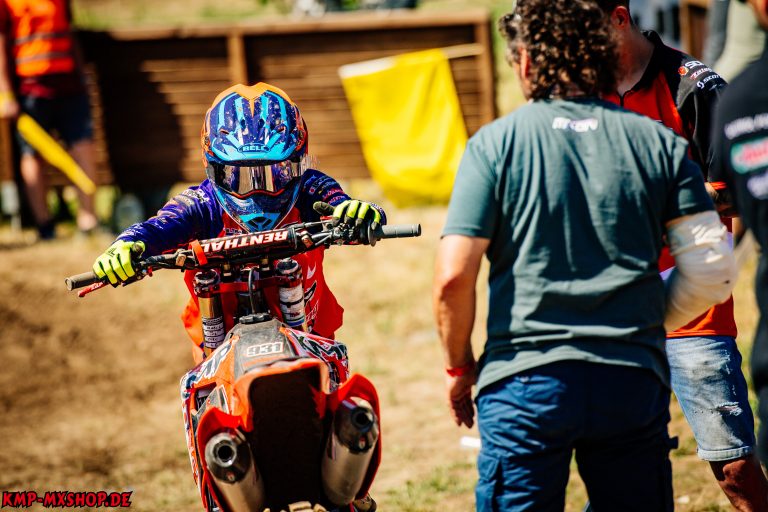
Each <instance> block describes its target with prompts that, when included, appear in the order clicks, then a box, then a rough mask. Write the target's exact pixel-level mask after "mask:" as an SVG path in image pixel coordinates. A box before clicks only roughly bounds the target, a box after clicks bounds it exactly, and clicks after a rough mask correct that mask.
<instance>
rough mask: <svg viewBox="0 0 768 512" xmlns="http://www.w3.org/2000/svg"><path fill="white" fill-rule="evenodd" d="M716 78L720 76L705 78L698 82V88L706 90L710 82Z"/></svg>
mask: <svg viewBox="0 0 768 512" xmlns="http://www.w3.org/2000/svg"><path fill="white" fill-rule="evenodd" d="M716 78H720V75H717V74H714V75H709V76H705V77H704V78H702V79H701V80H699V81H698V82H696V87H698V88H699V89H704V88H705V87H706V86H707V83H708V82H711V81H712V80H714V79H716Z"/></svg>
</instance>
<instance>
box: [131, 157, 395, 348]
mask: <svg viewBox="0 0 768 512" xmlns="http://www.w3.org/2000/svg"><path fill="white" fill-rule="evenodd" d="M299 190H300V192H299V195H298V199H297V201H296V204H295V206H294V207H293V208H292V209H291V210H290V211H289V212H288V214H287V215H286V216H285V218H283V219H282V220H281V221H280V223H279V224H278V226H277V227H282V226H287V225H289V224H294V223H297V222H313V221H317V220H319V219H320V216H319V214H318V213H317V212H315V211H314V209H313V208H312V206H313V204H314V203H315V202H316V201H323V202H326V203H329V204H331V205H332V206H336V205H338V204H339V203H341V202H343V201H345V200H347V199H349V196H348V195H347V194H346V193H345V192H344V190H342V188H341V186H340V185H339V183H338V182H337V181H336V180H334V179H333V178H331V177H330V176H327V175H325V174H323V173H322V172H320V171H316V170H313V169H310V170H308V171H306V172H305V173H304V174H303V175H302V177H301V183H300V188H299ZM377 208H378V207H377ZM382 215H383V212H382ZM244 232H245V230H244V229H243V228H242V227H241V226H240V225H239V224H237V222H235V221H234V220H233V219H232V218H231V217H230V216H229V215H228V214H227V213H226V212H225V211H224V209H223V208H222V207H221V205H220V204H219V202H218V201H217V199H216V192H215V190H214V186H213V184H212V183H211V182H210V181H208V180H205V181H203V182H202V183H201V184H200V185H198V186H193V187H190V188H188V189H186V190H185V191H183V192H182V193H180V194H178V195H177V196H176V197H174V198H173V199H171V200H170V201H169V202H168V203H167V204H166V205H165V206H164V207H163V208H162V209H161V210H160V211H159V212H158V214H157V215H156V216H155V217H152V218H150V219H148V220H146V221H144V222H141V223H138V224H134V225H133V226H131V227H129V228H128V229H126V230H125V231H123V232H122V233H121V234H120V236H118V239H119V240H126V241H137V240H141V241H143V242H144V244H145V246H146V249H145V254H147V255H154V254H160V253H163V252H167V251H172V250H175V249H177V248H179V247H185V246H186V244H188V243H189V242H190V241H192V240H203V239H208V238H215V237H219V236H228V235H235V234H240V233H244ZM323 252H324V250H323V248H318V249H314V250H312V251H309V252H307V253H304V254H300V255H298V256H295V257H294V259H295V260H296V261H297V262H298V263H299V264H300V265H301V267H302V273H303V279H304V291H305V299H306V315H307V323H308V325H309V329H310V330H311V331H313V332H315V333H317V334H319V335H320V336H323V337H326V338H333V336H334V333H335V331H336V330H337V329H338V328H339V327H341V325H342V320H343V312H344V310H343V309H342V307H341V306H340V305H339V304H338V302H337V301H336V298H335V297H334V295H333V293H332V292H331V290H330V289H329V287H328V285H327V283H326V281H325V277H324V275H323ZM193 276H194V273H192V272H188V273H187V276H186V278H185V281H186V282H187V285H188V287H189V289H190V293H191V291H192V278H193ZM230 299H232V298H230ZM230 299H227V298H226V297H224V298H223V306H224V309H225V319H226V318H227V317H231V316H232V315H231V314H226V313H228V312H230V313H231V312H232V311H233V310H232V308H234V307H236V301H233V300H230ZM268 299H269V297H268ZM182 320H183V321H184V325H185V327H186V329H187V332H188V334H189V335H190V337H191V338H192V340H193V341H194V342H195V343H196V344H198V345H199V344H201V343H202V328H201V326H200V311H199V308H198V304H197V297H195V296H194V295H192V298H191V299H190V302H189V303H188V305H187V308H186V309H185V311H184V313H183V315H182ZM228 327H231V325H230V326H228Z"/></svg>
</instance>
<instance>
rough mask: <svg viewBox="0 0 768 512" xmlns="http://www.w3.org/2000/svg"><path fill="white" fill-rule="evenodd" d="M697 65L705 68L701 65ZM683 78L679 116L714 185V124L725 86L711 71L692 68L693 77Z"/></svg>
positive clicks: (699, 162)
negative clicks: (710, 172) (712, 172)
mask: <svg viewBox="0 0 768 512" xmlns="http://www.w3.org/2000/svg"><path fill="white" fill-rule="evenodd" d="M694 63H696V64H699V65H700V66H704V64H701V63H700V62H698V61H695V62H694ZM697 73H700V74H699V75H698V76H696V78H695V79H692V78H689V77H688V76H684V77H682V78H680V80H681V84H680V90H679V93H680V94H679V102H680V106H679V109H678V110H679V112H680V115H681V117H682V120H683V125H684V129H685V131H686V135H687V138H688V141H689V143H690V149H691V155H692V157H693V159H694V160H695V161H696V162H697V163H698V164H699V165H700V166H701V168H702V171H704V176H705V179H706V180H707V181H713V180H712V178H711V176H710V174H709V170H710V168H711V167H712V159H713V150H712V144H711V141H712V124H713V122H714V116H715V107H716V105H717V102H718V101H719V100H720V98H721V96H722V93H723V91H724V90H725V87H726V82H725V80H723V78H721V77H720V75H718V74H717V73H715V72H714V71H712V70H711V69H710V68H708V67H702V68H701V69H699V67H698V66H696V67H693V68H692V70H691V72H690V75H691V76H693V75H696V74H697Z"/></svg>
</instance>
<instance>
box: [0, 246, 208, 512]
mask: <svg viewBox="0 0 768 512" xmlns="http://www.w3.org/2000/svg"><path fill="white" fill-rule="evenodd" d="M106 242H108V239H105V240H99V241H86V242H85V243H80V244H76V243H73V242H71V241H62V242H54V243H50V244H44V245H35V246H32V247H26V248H13V249H12V248H5V249H3V250H2V263H1V264H0V283H2V284H0V297H2V300H0V325H2V346H3V353H4V356H5V362H4V364H3V367H4V370H3V372H2V373H1V374H0V389H2V392H1V393H0V414H1V415H2V421H0V436H2V439H4V440H5V443H4V447H5V449H4V450H3V451H2V453H0V467H1V468H3V470H2V472H0V475H1V476H0V488H2V489H6V490H7V489H20V490H28V489H32V490H37V491H44V490H101V489H111V490H126V489H129V488H134V490H135V493H134V500H133V501H134V504H136V505H139V504H140V503H141V502H142V501H143V498H146V493H148V492H149V493H152V494H154V493H155V490H154V489H153V488H154V487H159V488H158V489H157V491H162V487H166V489H165V491H167V493H165V492H164V494H166V495H167V497H168V502H167V505H168V507H167V510H181V509H183V508H189V507H190V506H191V505H192V504H193V503H194V499H195V496H194V492H195V489H194V486H193V484H192V481H191V479H190V480H188V478H185V477H186V476H187V475H185V472H186V470H187V468H188V461H187V460H186V458H185V456H184V452H185V448H184V444H183V442H181V439H182V438H181V435H182V425H181V420H180V418H181V416H180V412H179V408H178V406H177V403H178V392H177V390H176V387H177V386H176V385H175V383H176V382H178V379H179V378H180V376H181V375H182V374H183V372H184V370H185V367H186V366H187V363H188V357H189V356H188V351H187V350H186V349H187V348H188V347H187V345H185V343H184V339H183V338H182V336H183V332H182V331H181V328H180V324H179V322H178V321H177V315H170V317H169V315H167V314H166V311H168V312H170V311H173V310H174V307H176V308H178V306H177V305H178V303H179V302H178V301H179V298H180V297H183V295H181V294H182V293H183V292H184V290H183V288H181V286H182V285H181V283H179V282H178V281H179V280H178V277H179V276H178V275H165V276H164V275H157V276H155V277H154V278H153V286H144V287H142V286H132V287H129V288H126V289H122V290H103V291H102V293H95V294H93V295H91V296H89V297H88V298H86V299H77V297H76V296H75V295H74V294H68V293H67V292H66V289H65V287H64V284H63V277H64V276H66V275H70V274H74V273H79V272H82V271H84V270H87V268H88V266H89V265H90V263H89V262H90V261H92V259H93V257H94V256H95V255H97V254H98V252H99V250H100V249H102V248H103V247H104V244H105V243H106ZM33 268H36V269H37V271H36V272H32V269H33ZM174 278H176V279H174ZM110 292H113V293H110ZM117 292H119V293H117ZM182 300H183V299H182ZM175 439H178V440H179V442H178V443H175V442H173V440H175ZM150 447H151V449H148V448H150ZM137 475H145V476H147V477H149V476H150V475H151V477H150V478H148V482H149V483H150V488H149V489H147V488H144V487H143V486H142V487H141V488H139V486H138V485H137V484H138V483H139V482H137V481H136V476H137ZM142 495H144V497H142ZM145 504H146V502H145ZM142 508H144V509H145V510H146V509H152V507H142Z"/></svg>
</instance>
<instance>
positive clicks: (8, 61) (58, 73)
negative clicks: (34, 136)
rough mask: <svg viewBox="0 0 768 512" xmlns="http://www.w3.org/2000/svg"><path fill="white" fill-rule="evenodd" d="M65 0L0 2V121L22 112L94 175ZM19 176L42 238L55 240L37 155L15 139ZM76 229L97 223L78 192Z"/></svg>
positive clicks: (78, 64)
mask: <svg viewBox="0 0 768 512" xmlns="http://www.w3.org/2000/svg"><path fill="white" fill-rule="evenodd" d="M71 19H72V16H71V9H70V3H69V0H0V49H4V50H5V51H2V50H0V118H2V119H6V120H13V119H15V118H16V117H17V116H18V115H19V113H20V112H25V113H27V114H29V115H30V116H31V117H32V118H34V119H35V121H37V122H38V123H39V124H40V125H41V126H42V127H43V129H45V130H46V131H48V132H54V133H56V134H58V136H59V137H60V138H61V140H62V141H63V142H64V143H65V145H66V146H67V147H68V148H69V152H70V154H71V155H72V157H73V158H74V159H75V161H76V162H77V163H78V164H79V165H80V167H81V168H82V169H83V171H84V172H85V173H86V175H87V176H88V177H90V178H91V179H92V180H93V179H94V177H95V171H96V164H95V150H94V144H93V127H92V120H91V112H90V105H89V99H88V95H87V92H86V86H85V78H84V75H83V70H82V64H81V59H80V57H79V52H78V50H77V43H76V41H75V38H74V35H73V34H72V27H71ZM19 144H20V146H21V176H22V179H23V181H24V188H25V190H26V195H27V199H28V201H29V205H30V209H31V210H32V214H33V216H34V220H35V223H36V225H37V229H38V232H39V235H40V238H42V239H51V238H54V236H55V229H54V228H55V226H54V220H53V218H52V216H51V213H50V212H49V210H48V203H47V199H46V198H47V183H46V179H45V172H44V169H43V163H42V160H41V158H40V156H39V155H38V154H37V153H36V152H35V150H34V149H33V148H32V147H31V146H30V145H29V144H28V143H27V142H26V141H24V140H23V138H21V137H19ZM78 197H79V209H78V213H77V227H78V229H79V230H80V231H81V232H85V233H87V232H90V231H92V230H93V229H95V228H96V226H97V224H98V221H97V219H96V215H95V214H94V204H93V197H92V196H88V195H87V194H84V193H82V192H80V193H79V196H78Z"/></svg>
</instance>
